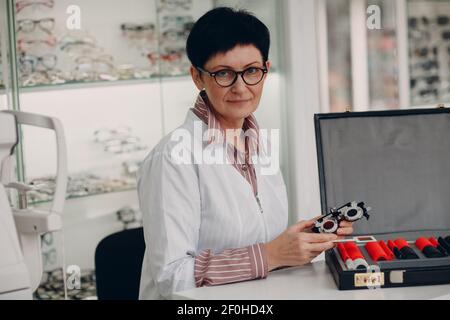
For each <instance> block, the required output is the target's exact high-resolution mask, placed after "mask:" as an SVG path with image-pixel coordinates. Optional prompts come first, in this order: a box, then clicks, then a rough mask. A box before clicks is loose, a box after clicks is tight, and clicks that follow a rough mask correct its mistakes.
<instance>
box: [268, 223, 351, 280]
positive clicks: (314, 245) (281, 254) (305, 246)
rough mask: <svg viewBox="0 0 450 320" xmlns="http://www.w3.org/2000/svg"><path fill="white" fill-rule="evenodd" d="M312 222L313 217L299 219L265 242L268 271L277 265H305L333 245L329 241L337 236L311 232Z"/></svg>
mask: <svg viewBox="0 0 450 320" xmlns="http://www.w3.org/2000/svg"><path fill="white" fill-rule="evenodd" d="M314 222H315V220H314V219H313V220H308V221H300V222H298V223H296V224H294V225H293V226H291V227H289V228H288V229H286V231H284V232H283V233H282V234H281V235H279V236H278V237H277V238H275V239H274V240H272V241H270V242H268V243H266V244H265V249H266V253H267V260H268V265H269V271H271V270H273V269H276V268H278V267H284V266H289V267H291V266H301V265H305V264H307V263H310V262H311V261H312V260H313V259H314V258H315V257H317V256H318V255H319V254H321V253H322V252H323V251H326V250H328V249H331V248H333V247H334V243H333V242H331V241H333V240H337V239H338V236H337V235H335V234H320V233H312V232H311V227H312V226H313V225H314ZM345 228H347V227H345ZM344 231H345V232H346V231H348V230H344Z"/></svg>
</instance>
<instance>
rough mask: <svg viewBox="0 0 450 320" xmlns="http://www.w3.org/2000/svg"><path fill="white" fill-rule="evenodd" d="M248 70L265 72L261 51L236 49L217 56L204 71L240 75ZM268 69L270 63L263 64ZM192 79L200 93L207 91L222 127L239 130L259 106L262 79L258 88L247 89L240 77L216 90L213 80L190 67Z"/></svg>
mask: <svg viewBox="0 0 450 320" xmlns="http://www.w3.org/2000/svg"><path fill="white" fill-rule="evenodd" d="M249 67H258V68H264V64H263V59H262V56H261V53H260V51H259V50H258V49H257V48H256V47H255V46H254V45H245V46H241V45H238V46H236V47H234V48H233V49H232V50H230V51H227V52H226V53H218V54H217V55H215V56H213V57H212V58H211V59H209V60H208V61H207V62H206V64H205V65H204V67H203V69H205V70H206V71H209V72H211V73H214V72H216V71H219V70H222V69H232V70H234V71H243V70H245V69H247V68H249ZM266 67H267V69H269V67H270V63H269V62H267V63H266ZM191 75H192V78H193V80H194V82H195V85H196V86H197V88H198V89H199V90H202V89H203V88H204V89H205V90H206V93H207V95H208V98H209V100H210V101H211V103H212V105H213V106H214V109H215V112H216V116H217V117H218V118H219V119H218V120H219V122H220V123H221V124H222V125H223V126H224V127H233V128H240V127H242V123H243V121H244V119H245V118H247V117H248V116H249V115H250V114H251V113H253V112H254V111H255V110H256V109H257V108H258V105H259V101H260V100H261V94H262V90H263V86H264V81H265V76H264V79H263V80H262V81H261V82H260V83H258V84H257V85H253V86H251V85H247V84H246V83H245V82H244V81H243V79H242V77H241V76H238V78H237V80H236V82H235V83H234V84H233V85H232V86H230V87H227V88H223V87H221V86H219V85H218V84H217V83H216V81H215V80H214V78H213V77H210V76H209V75H208V74H206V73H202V72H200V71H198V70H197V69H195V68H194V67H191Z"/></svg>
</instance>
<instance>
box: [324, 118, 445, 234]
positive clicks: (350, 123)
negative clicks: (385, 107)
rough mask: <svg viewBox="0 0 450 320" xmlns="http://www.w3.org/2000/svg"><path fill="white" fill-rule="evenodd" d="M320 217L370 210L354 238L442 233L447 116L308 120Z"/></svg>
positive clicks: (443, 225) (360, 222) (355, 227)
mask: <svg viewBox="0 0 450 320" xmlns="http://www.w3.org/2000/svg"><path fill="white" fill-rule="evenodd" d="M315 128H316V144H317V155H318V163H319V179H320V196H321V204H322V212H324V213H325V212H328V209H329V208H331V207H337V206H340V205H343V204H345V203H347V202H349V201H358V202H359V201H363V202H365V204H366V205H367V206H369V207H371V208H372V210H371V211H370V212H369V213H370V214H371V217H370V220H369V221H366V220H365V219H364V220H362V221H359V222H356V223H355V225H354V229H355V234H381V233H391V232H409V231H417V230H448V229H450V110H447V109H414V110H395V111H374V112H352V113H331V114H317V115H315Z"/></svg>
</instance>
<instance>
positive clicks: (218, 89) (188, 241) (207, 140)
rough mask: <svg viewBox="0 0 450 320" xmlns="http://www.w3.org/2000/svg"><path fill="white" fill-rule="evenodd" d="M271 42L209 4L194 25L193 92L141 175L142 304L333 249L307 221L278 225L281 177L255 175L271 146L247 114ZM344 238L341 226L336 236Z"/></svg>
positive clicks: (242, 18)
mask: <svg viewBox="0 0 450 320" xmlns="http://www.w3.org/2000/svg"><path fill="white" fill-rule="evenodd" d="M269 46H270V35H269V31H268V29H267V27H266V26H265V25H264V24H263V23H262V22H261V21H259V20H258V19H257V18H256V17H254V16H253V15H251V14H249V13H247V12H245V11H235V10H233V9H230V8H217V9H214V10H211V11H209V12H208V13H206V14H205V15H204V16H203V17H201V18H200V19H199V20H198V21H197V22H196V24H195V25H194V27H193V29H192V31H191V33H190V35H189V38H188V40H187V54H188V57H189V59H190V61H191V63H192V67H191V70H190V72H191V76H192V79H193V81H194V83H195V85H196V87H197V88H198V89H199V90H200V93H199V95H198V98H197V101H196V103H195V106H194V108H193V109H191V110H189V112H188V114H187V117H186V120H185V123H184V124H183V125H182V126H181V127H180V128H178V129H177V130H175V131H174V132H173V133H172V134H170V135H168V136H167V137H165V138H164V139H163V140H162V141H161V142H160V143H159V144H158V145H157V146H156V147H155V148H154V149H153V150H152V152H151V153H150V155H149V156H148V157H147V158H146V160H145V161H144V162H143V165H142V167H141V169H140V172H139V178H138V189H139V199H140V205H141V209H142V212H143V216H144V232H145V240H146V252H145V257H144V262H143V269H142V276H141V288H140V291H141V292H140V298H141V299H157V298H170V296H171V295H172V293H173V292H176V291H181V290H186V289H191V288H195V287H200V286H205V285H219V284H226V283H232V282H237V281H244V280H252V279H260V278H265V277H266V276H267V274H268V272H269V271H271V270H273V269H276V268H279V267H284V266H300V265H304V264H307V263H309V262H311V260H312V259H314V258H315V257H317V256H318V255H319V254H320V253H321V252H323V251H324V250H328V249H330V248H332V247H333V242H332V240H335V239H336V238H337V237H338V236H337V235H329V234H314V233H312V232H311V227H312V226H313V224H314V220H311V221H300V222H298V223H297V224H295V225H293V226H291V227H289V228H287V229H286V227H287V220H288V210H287V208H288V204H287V195H286V188H285V184H284V182H283V178H282V176H281V173H280V171H279V170H276V171H275V172H270V170H269V171H266V172H263V169H264V165H263V162H262V161H261V162H258V161H254V160H255V159H256V160H258V159H259V158H260V157H262V154H264V156H266V158H267V156H268V150H270V144H268V143H265V142H264V141H263V140H262V139H260V138H261V137H260V134H259V133H260V129H259V127H258V124H257V122H256V119H255V117H254V116H253V112H254V111H255V110H256V109H257V107H258V104H259V101H260V98H261V94H262V91H263V87H264V81H265V78H266V75H267V73H268V72H269V69H270V62H269V61H268V55H269ZM199 128H200V130H198V129H199ZM240 129H242V131H239V130H240ZM230 130H231V132H232V133H234V134H231V135H229V134H228V133H229V131H230ZM199 132H200V135H199V134H198V133H199ZM182 137H184V138H186V137H187V138H189V139H187V138H186V139H184V141H183V142H182V141H181V140H182V139H181V138H182ZM274 143H275V142H274ZM199 148H200V149H199ZM198 150H202V151H203V152H202V154H201V155H203V159H199V158H202V157H201V155H199V152H198ZM205 154H208V155H210V157H209V158H208V157H206V158H208V159H205V157H204V156H205ZM217 155H219V156H218V157H217ZM220 155H225V157H222V158H221V157H220ZM272 156H273V155H272ZM275 156H276V155H275ZM211 159H213V160H217V159H226V161H223V162H221V163H220V161H211ZM199 160H203V161H199ZM267 172H269V173H267ZM352 232H353V229H352V225H351V224H350V223H343V224H341V226H340V229H339V230H338V235H340V236H342V235H348V234H351V233H352Z"/></svg>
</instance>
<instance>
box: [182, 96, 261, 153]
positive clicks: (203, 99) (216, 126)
mask: <svg viewBox="0 0 450 320" xmlns="http://www.w3.org/2000/svg"><path fill="white" fill-rule="evenodd" d="M191 110H192V111H193V112H194V114H195V115H196V116H197V117H199V118H200V119H201V120H202V121H203V122H204V123H205V124H206V125H207V126H208V140H207V141H208V144H211V143H223V139H225V140H226V134H225V132H224V130H223V128H222V126H221V125H220V122H219V120H218V119H217V118H216V116H215V114H214V109H213V107H212V104H211V102H210V100H209V98H208V96H207V94H206V91H204V90H203V91H201V92H200V93H199V95H198V97H197V101H196V102H195V106H194V108H193V109H191ZM242 130H243V131H244V132H245V134H246V137H248V138H249V139H248V142H249V143H248V144H247V143H246V145H248V146H249V150H247V148H246V151H250V154H251V155H254V154H259V126H258V122H257V121H256V118H255V116H254V115H253V114H250V115H249V116H248V117H247V118H245V120H244V124H243V126H242ZM246 140H247V139H246ZM246 142H247V141H246Z"/></svg>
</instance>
